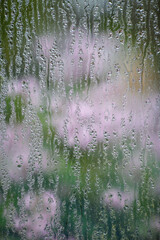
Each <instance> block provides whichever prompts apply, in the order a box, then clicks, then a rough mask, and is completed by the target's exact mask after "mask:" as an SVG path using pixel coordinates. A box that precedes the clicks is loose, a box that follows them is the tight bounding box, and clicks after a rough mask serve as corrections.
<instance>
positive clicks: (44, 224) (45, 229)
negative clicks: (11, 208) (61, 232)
mask: <svg viewBox="0 0 160 240" xmlns="http://www.w3.org/2000/svg"><path fill="white" fill-rule="evenodd" d="M23 200H24V211H25V212H26V215H25V218H26V219H25V220H24V221H22V219H20V218H19V217H17V216H15V221H14V222H15V226H14V227H15V229H16V230H17V231H18V232H19V233H21V231H22V230H23V229H25V231H26V238H27V239H33V238H34V239H41V238H45V237H47V236H49V234H50V231H52V230H51V226H52V224H53V219H54V217H55V214H56V211H57V207H58V203H57V199H56V198H55V196H54V194H53V193H51V192H49V191H47V192H44V193H43V194H42V195H40V196H39V195H33V196H32V195H31V194H26V195H25V197H24V199H23ZM52 239H53V240H54V239H55V238H54V237H53V238H52Z"/></svg>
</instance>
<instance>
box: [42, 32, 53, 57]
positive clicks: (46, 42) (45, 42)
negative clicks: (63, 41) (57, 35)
mask: <svg viewBox="0 0 160 240" xmlns="http://www.w3.org/2000/svg"><path fill="white" fill-rule="evenodd" d="M54 40H55V39H54V36H51V35H50V36H47V35H46V36H41V37H40V38H39V42H40V44H41V47H42V51H43V54H44V56H45V57H47V58H49V57H50V50H51V49H52V46H53V43H54Z"/></svg>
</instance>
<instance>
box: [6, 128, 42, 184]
mask: <svg viewBox="0 0 160 240" xmlns="http://www.w3.org/2000/svg"><path fill="white" fill-rule="evenodd" d="M30 138H31V134H30V129H29V128H26V127H24V126H23V125H17V126H14V127H8V128H7V132H6V138H5V139H4V142H3V148H4V151H5V153H6V156H7V158H8V161H7V166H8V172H9V175H10V177H11V178H12V179H14V180H15V181H18V180H19V178H20V177H21V178H23V179H25V178H26V177H27V173H28V171H29V168H31V164H32V169H34V172H35V173H36V172H37V171H39V170H40V165H39V162H38V158H37V157H36V158H34V157H33V156H31V151H30V146H29V144H30ZM33 159H34V160H33ZM40 161H42V167H43V170H46V169H47V159H46V154H45V152H42V159H40ZM29 162H30V163H29Z"/></svg>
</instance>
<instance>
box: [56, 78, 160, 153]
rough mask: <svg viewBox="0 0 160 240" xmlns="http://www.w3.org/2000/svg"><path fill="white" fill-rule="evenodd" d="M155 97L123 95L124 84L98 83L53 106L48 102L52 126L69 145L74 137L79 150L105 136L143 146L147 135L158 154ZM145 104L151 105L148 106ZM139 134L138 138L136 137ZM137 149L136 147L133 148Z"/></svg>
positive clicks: (157, 110)
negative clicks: (50, 107) (50, 106)
mask: <svg viewBox="0 0 160 240" xmlns="http://www.w3.org/2000/svg"><path fill="white" fill-rule="evenodd" d="M156 97H157V96H156V94H155V95H152V96H149V97H145V96H138V94H137V95H136V94H134V95H133V94H132V93H127V91H126V87H125V84H124V82H122V81H120V80H119V81H116V82H112V83H102V84H99V85H96V86H94V87H92V88H90V90H89V91H88V92H84V93H83V94H82V95H81V96H76V97H73V98H72V100H68V101H66V102H65V101H64V102H63V104H59V106H58V105H57V109H56V111H55V103H54V102H55V99H53V100H52V102H53V103H52V112H53V116H54V117H53V120H52V123H53V126H54V127H55V128H56V129H57V131H58V132H59V134H60V136H61V137H63V138H64V137H66V138H67V141H68V144H69V145H71V146H73V145H74V144H75V138H77V139H78V143H79V145H80V146H81V147H82V148H86V147H87V146H88V144H90V143H92V142H93V140H94V141H95V140H96V141H97V142H102V141H103V140H104V134H105V133H107V135H108V137H109V139H110V141H113V140H114V139H119V140H120V138H121V137H122V136H123V135H124V136H126V137H131V138H132V139H133V138H134V141H135V142H136V143H137V144H140V145H141V146H143V147H146V146H147V141H148V140H147V139H148V136H149V137H150V141H152V142H153V148H154V151H157V152H158V149H159V148H158V144H159V141H156V140H157V138H158V131H157V130H156V126H157V127H158V129H159V125H157V122H158V124H159V120H160V119H159V116H158V112H159V109H158V108H155V107H153V105H154V103H155V99H156ZM149 102H152V104H151V103H150V104H149ZM140 134H141V136H142V139H141V138H140V137H139V135H140ZM137 146H138V145H137Z"/></svg>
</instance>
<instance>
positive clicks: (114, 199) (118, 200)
mask: <svg viewBox="0 0 160 240" xmlns="http://www.w3.org/2000/svg"><path fill="white" fill-rule="evenodd" d="M133 200H134V197H133V193H132V192H122V191H119V190H118V189H114V188H113V189H110V190H108V191H107V192H106V193H105V194H104V202H105V204H106V205H107V206H109V207H113V208H115V209H123V208H124V207H125V206H129V205H131V203H132V201H133Z"/></svg>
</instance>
